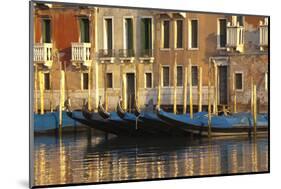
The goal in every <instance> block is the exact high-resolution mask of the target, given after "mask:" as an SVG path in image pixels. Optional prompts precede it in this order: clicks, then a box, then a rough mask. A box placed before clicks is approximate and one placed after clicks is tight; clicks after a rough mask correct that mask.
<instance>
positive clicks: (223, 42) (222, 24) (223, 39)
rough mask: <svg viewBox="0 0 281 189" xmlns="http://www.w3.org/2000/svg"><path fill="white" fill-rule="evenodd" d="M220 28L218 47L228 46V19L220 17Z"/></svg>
mask: <svg viewBox="0 0 281 189" xmlns="http://www.w3.org/2000/svg"><path fill="white" fill-rule="evenodd" d="M218 24H219V28H218V47H219V48H222V47H225V46H226V19H219V23H218Z"/></svg>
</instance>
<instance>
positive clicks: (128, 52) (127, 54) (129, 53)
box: [119, 49, 135, 58]
mask: <svg viewBox="0 0 281 189" xmlns="http://www.w3.org/2000/svg"><path fill="white" fill-rule="evenodd" d="M134 56H135V51H134V49H119V58H131V57H134Z"/></svg>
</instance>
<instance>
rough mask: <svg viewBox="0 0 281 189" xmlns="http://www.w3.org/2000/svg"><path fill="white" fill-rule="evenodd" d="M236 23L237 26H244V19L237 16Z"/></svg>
mask: <svg viewBox="0 0 281 189" xmlns="http://www.w3.org/2000/svg"><path fill="white" fill-rule="evenodd" d="M236 18H237V23H238V22H239V26H244V17H243V16H237V17H236Z"/></svg>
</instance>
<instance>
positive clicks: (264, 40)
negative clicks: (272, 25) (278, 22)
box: [259, 18, 268, 51]
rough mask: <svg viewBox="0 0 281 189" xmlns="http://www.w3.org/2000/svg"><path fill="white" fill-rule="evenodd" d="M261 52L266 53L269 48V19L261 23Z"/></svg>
mask: <svg viewBox="0 0 281 189" xmlns="http://www.w3.org/2000/svg"><path fill="white" fill-rule="evenodd" d="M259 30H260V50H261V51H264V50H266V49H267V48H268V19H267V18H265V19H264V22H263V21H260V27H259Z"/></svg>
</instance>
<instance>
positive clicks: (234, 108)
mask: <svg viewBox="0 0 281 189" xmlns="http://www.w3.org/2000/svg"><path fill="white" fill-rule="evenodd" d="M232 92H233V113H236V112H237V109H236V100H237V99H236V98H237V97H236V81H235V73H233V76H232Z"/></svg>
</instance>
